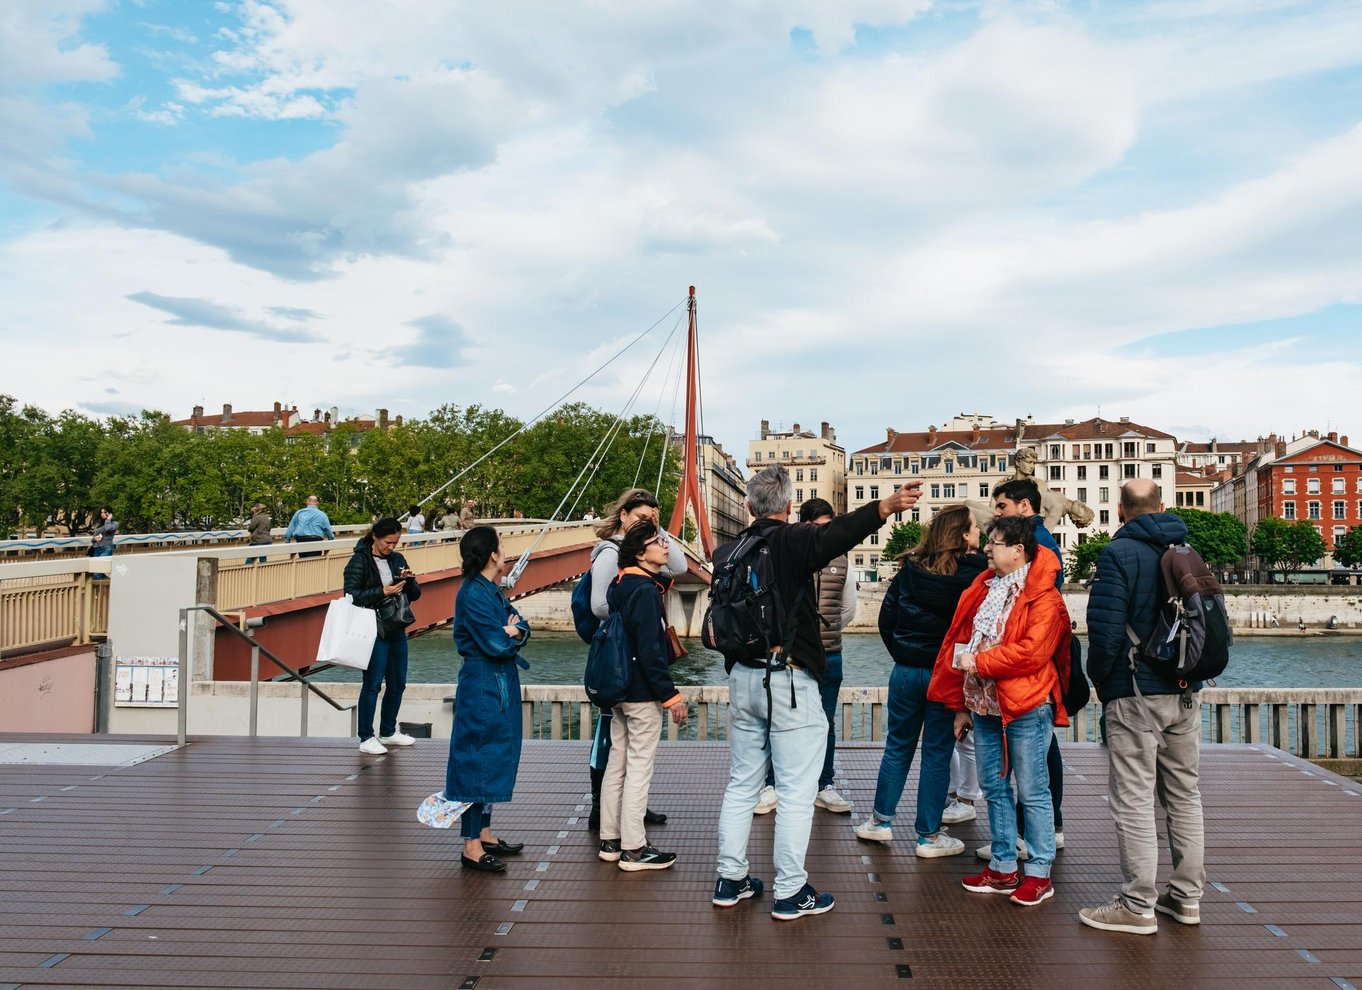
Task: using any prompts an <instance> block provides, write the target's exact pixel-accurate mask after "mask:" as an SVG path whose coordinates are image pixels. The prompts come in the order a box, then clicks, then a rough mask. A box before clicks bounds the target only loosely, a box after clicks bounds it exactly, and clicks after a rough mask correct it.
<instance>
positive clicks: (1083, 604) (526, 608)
mask: <svg viewBox="0 0 1362 990" xmlns="http://www.w3.org/2000/svg"><path fill="white" fill-rule="evenodd" d="M887 588H888V584H887V583H882V584H873V585H872V584H866V585H862V586H861V589H860V591H859V592H858V593H857V600H858V602H859V604H858V606H857V609H856V618H855V619H854V620H853V621H852V623H851V625H850V626H848V627H847V632H852V633H874V632H877V631H878V626H877V625H876V623H877V622H878V620H879V614H880V605H881V604H882V603H883V602H884V593H885V590H886V589H887ZM571 600H572V589H571V587H566V588H553V589H550V590H548V591H542V592H540V593H539V594H537V595H531V596H530V597H529V598H525V599H522V600H520V601H518V602H516V607H517V608H518V609H520V612H521V614H522V615H524V616H525V618H526V619H527V620H528V621H529V623H530V625H532V626H533V627H534V628H536V629H543V630H546V631H551V632H571V631H572V628H573V626H572V601H571ZM704 601H705V599H704V597H703V595H702V596H701V600H700V602H699V603H698V605H697V607H699V608H703V607H704ZM1064 604H1065V605H1067V606H1068V609H1069V615H1070V616H1072V617H1073V619H1074V620H1075V621H1076V622H1077V623H1078V631H1079V632H1080V633H1082V632H1086V631H1087V614H1088V591H1087V589H1086V588H1078V587H1073V588H1066V589H1065V591H1064ZM1225 606H1226V608H1227V610H1228V611H1229V615H1230V624H1231V625H1232V626H1233V627H1234V633H1235V635H1236V636H1300V635H1302V633H1301V631H1300V624H1301V623H1302V622H1303V623H1304V624H1305V633H1304V635H1340V634H1341V635H1349V634H1352V635H1357V634H1362V588H1352V587H1348V588H1343V587H1338V588H1330V587H1323V588H1292V589H1291V590H1290V591H1289V592H1283V591H1279V590H1272V589H1268V588H1257V587H1255V588H1243V589H1239V588H1228V589H1226V591H1225ZM1273 618H1275V619H1276V622H1277V625H1276V626H1274V625H1273V624H1272V620H1273ZM1330 620H1332V621H1333V624H1334V626H1335V628H1332V629H1331V628H1330Z"/></svg>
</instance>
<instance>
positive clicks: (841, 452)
mask: <svg viewBox="0 0 1362 990" xmlns="http://www.w3.org/2000/svg"><path fill="white" fill-rule="evenodd" d="M772 464H779V465H781V466H782V467H784V468H785V469H786V470H787V471H789V472H790V480H791V481H793V482H794V489H795V497H794V508H795V510H796V511H798V509H799V506H800V504H801V503H803V502H805V501H807V500H808V499H811V498H824V499H827V500H828V502H829V504H831V505H832V507H833V509H834V510H836V512H837V513H838V514H839V515H840V514H841V513H843V512H846V511H847V454H846V450H845V449H844V448H842V447H840V446H838V445H837V431H836V430H834V429H833V428H832V427H831V426H829V425H828V424H827V422H826V421H824V422H823V423H822V425H821V427H820V429H819V431H818V432H817V433H813V432H812V431H809V430H801V429H800V428H799V424H798V423H795V424H794V426H793V427H792V428H791V429H789V430H773V429H771V423H770V420H765V419H763V420H762V421H761V431H760V434H759V435H758V437H757V439H755V440H749V441H747V467H748V470H750V471H752V472H757V471H760V470H761V469H762V468H766V467H770V466H771V465H772Z"/></svg>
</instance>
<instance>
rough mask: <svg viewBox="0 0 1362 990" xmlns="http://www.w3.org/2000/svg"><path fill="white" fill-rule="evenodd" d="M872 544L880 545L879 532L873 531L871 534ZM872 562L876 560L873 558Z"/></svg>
mask: <svg viewBox="0 0 1362 990" xmlns="http://www.w3.org/2000/svg"><path fill="white" fill-rule="evenodd" d="M870 545H871V546H872V547H877V546H879V545H880V534H879V533H871V534H870ZM871 563H874V561H873V560H872V561H871Z"/></svg>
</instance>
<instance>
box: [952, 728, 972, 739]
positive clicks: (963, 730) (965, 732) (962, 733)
mask: <svg viewBox="0 0 1362 990" xmlns="http://www.w3.org/2000/svg"><path fill="white" fill-rule="evenodd" d="M969 730H970V726H968V725H962V726H961V727H960V731H959V732H957V733H956V734H955V738H956V740H957V741H959V742H964V741H965V737H966V736H967V735H969Z"/></svg>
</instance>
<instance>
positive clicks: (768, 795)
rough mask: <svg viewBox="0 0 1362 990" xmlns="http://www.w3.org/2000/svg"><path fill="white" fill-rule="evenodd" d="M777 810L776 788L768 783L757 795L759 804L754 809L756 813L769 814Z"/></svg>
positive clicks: (753, 812)
mask: <svg viewBox="0 0 1362 990" xmlns="http://www.w3.org/2000/svg"><path fill="white" fill-rule="evenodd" d="M775 810H776V789H775V788H774V787H772V786H771V785H770V784H767V785H766V786H765V787H763V788H762V789H761V793H760V794H758V795H757V806H756V807H755V808H753V809H752V814H754V815H769V814H770V813H771V812H773V811H775Z"/></svg>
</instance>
